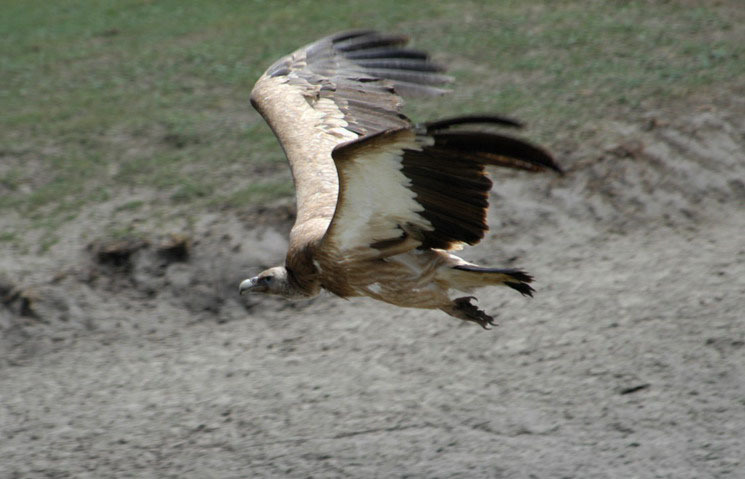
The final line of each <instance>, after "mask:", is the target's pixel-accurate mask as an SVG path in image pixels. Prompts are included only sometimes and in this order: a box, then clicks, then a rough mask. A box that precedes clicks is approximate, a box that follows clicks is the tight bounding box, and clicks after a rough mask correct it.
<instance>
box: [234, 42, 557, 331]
mask: <svg viewBox="0 0 745 479" xmlns="http://www.w3.org/2000/svg"><path fill="white" fill-rule="evenodd" d="M407 42H408V39H407V37H405V36H401V35H390V34H383V33H379V32H375V31H369V30H364V31H351V32H344V33H339V34H336V35H332V36H329V37H325V38H322V39H320V40H318V41H316V42H314V43H312V44H310V45H308V46H306V47H303V48H301V49H299V50H297V51H296V52H294V53H292V54H290V55H288V56H286V57H283V58H281V59H280V60H279V61H277V62H276V63H274V64H273V65H272V66H271V67H269V69H268V70H267V71H266V73H264V75H263V76H262V77H261V78H259V80H258V81H257V82H256V85H255V86H254V89H253V91H252V92H251V104H252V105H253V106H254V108H256V110H258V111H259V113H260V114H261V115H262V116H263V117H264V119H265V120H266V121H267V123H268V124H269V126H270V127H271V128H272V130H273V131H274V134H275V135H276V136H277V138H278V139H279V142H280V144H281V145H282V148H283V149H284V151H285V154H286V155H287V159H288V160H289V162H290V167H291V170H292V176H293V180H294V182H295V189H296V193H297V199H296V201H297V219H296V221H295V225H294V226H293V228H292V231H291V232H290V242H289V249H288V252H287V257H286V259H285V264H284V266H277V267H274V268H270V269H268V270H266V271H264V272H262V273H261V274H259V275H258V276H255V277H253V278H249V279H246V280H245V281H243V282H242V283H241V284H240V292H241V293H244V292H256V293H268V294H276V295H280V296H283V297H285V298H293V299H297V298H310V297H312V296H316V295H317V294H319V292H320V291H321V290H322V289H325V290H327V291H330V292H331V293H333V294H335V295H337V296H341V297H342V298H348V297H352V296H369V297H371V298H374V299H377V300H380V301H385V302H387V303H391V304H395V305H398V306H403V307H412V308H431V309H440V310H442V311H444V312H446V313H447V314H449V315H451V316H454V317H456V318H459V319H463V320H467V321H473V322H476V323H478V324H479V325H481V326H482V327H484V328H487V329H488V327H489V326H490V325H493V324H494V320H493V318H492V317H491V316H489V315H488V314H486V313H485V312H484V311H481V310H480V309H479V308H478V307H477V306H476V305H475V304H474V303H472V300H475V299H476V298H475V297H473V296H460V295H459V294H458V293H457V292H461V293H466V294H468V293H471V292H472V291H473V290H474V289H476V288H480V287H483V286H491V285H504V286H508V287H510V288H512V289H515V290H517V291H518V292H520V293H522V294H523V295H527V296H532V293H533V288H531V286H530V285H529V283H530V282H531V281H532V277H531V276H530V275H529V274H527V273H525V272H523V271H521V270H518V269H498V268H489V267H482V266H478V265H476V264H473V263H469V262H467V261H465V260H463V259H461V258H459V257H458V256H455V255H454V254H452V253H451V251H454V250H459V249H461V248H462V247H463V246H464V245H466V244H469V245H473V244H476V243H478V242H479V241H480V240H481V239H482V238H483V237H484V233H485V231H487V229H488V226H487V224H486V211H487V208H488V206H489V191H490V190H491V187H492V182H491V181H490V180H489V178H488V177H487V175H486V172H485V166H487V165H496V166H502V167H509V168H518V169H522V170H528V171H543V170H547V169H551V170H555V171H557V172H560V169H559V166H558V165H557V164H556V163H555V162H554V160H553V158H552V157H551V155H550V154H549V153H548V152H546V151H545V150H544V149H542V148H540V147H537V146H534V145H532V144H530V143H527V142H525V141H523V140H520V139H517V138H513V137H511V136H505V135H503V134H500V133H497V132H495V131H493V130H494V129H495V127H519V126H520V123H519V122H517V121H515V120H512V119H509V118H505V117H501V116H497V115H472V116H461V117H456V118H448V119H444V120H438V121H432V122H428V123H422V124H414V123H412V122H411V120H409V119H408V118H407V117H406V116H404V115H403V114H402V113H401V106H402V104H403V100H402V99H401V96H407V95H439V94H442V93H446V92H447V90H445V89H443V86H444V85H446V84H447V83H449V82H450V81H451V80H452V79H451V78H450V77H448V76H445V75H444V74H443V71H444V68H442V67H441V66H440V65H437V64H436V63H433V62H432V61H430V59H429V56H428V55H427V54H426V53H424V52H421V51H417V50H413V49H410V48H406V46H405V45H406V43H407Z"/></svg>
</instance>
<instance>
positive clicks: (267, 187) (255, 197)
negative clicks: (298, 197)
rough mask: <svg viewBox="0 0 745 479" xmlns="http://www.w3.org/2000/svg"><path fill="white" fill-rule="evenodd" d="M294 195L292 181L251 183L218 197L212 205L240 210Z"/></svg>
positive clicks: (213, 200)
mask: <svg viewBox="0 0 745 479" xmlns="http://www.w3.org/2000/svg"><path fill="white" fill-rule="evenodd" d="M293 193H294V188H293V185H292V182H291V181H282V180H271V181H260V182H256V183H251V184H249V185H248V186H246V187H243V188H241V189H239V190H238V191H235V192H233V193H230V194H228V195H226V196H217V197H215V198H213V199H212V201H211V203H212V204H213V205H215V206H220V207H233V208H240V207H243V206H245V205H250V204H257V203H262V202H267V201H273V200H276V199H279V198H283V197H287V196H290V195H292V194H293Z"/></svg>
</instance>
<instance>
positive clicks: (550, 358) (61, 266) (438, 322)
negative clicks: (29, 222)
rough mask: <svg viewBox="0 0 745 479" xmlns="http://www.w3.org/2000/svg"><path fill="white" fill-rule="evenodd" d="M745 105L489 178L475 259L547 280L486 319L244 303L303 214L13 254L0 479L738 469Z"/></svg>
mask: <svg viewBox="0 0 745 479" xmlns="http://www.w3.org/2000/svg"><path fill="white" fill-rule="evenodd" d="M741 107H742V105H739V106H738V105H734V106H732V105H730V106H729V107H728V108H727V109H724V110H722V109H716V108H714V107H711V108H708V109H705V110H703V111H702V110H700V109H697V108H691V109H690V110H689V111H684V112H676V114H672V113H665V112H650V113H648V114H646V115H642V116H640V117H639V118H633V119H629V120H628V121H627V122H624V123H619V122H599V123H598V124H596V125H593V126H592V127H588V128H586V131H584V132H582V133H581V134H578V135H576V136H575V137H576V138H583V141H582V144H577V143H574V142H572V141H569V140H557V144H556V145H554V149H555V150H556V152H557V155H558V156H559V157H560V159H561V161H562V163H563V164H565V165H566V166H567V167H568V168H567V169H568V174H567V175H566V176H565V177H564V178H552V177H548V176H546V177H538V176H526V175H522V174H512V173H509V174H506V173H504V172H497V174H496V175H495V180H496V186H495V189H494V196H493V198H492V203H493V211H492V218H491V224H492V234H491V235H490V236H489V237H488V238H487V239H486V241H484V242H483V244H481V245H479V246H478V247H476V248H473V249H471V250H469V253H468V255H469V257H470V258H472V259H477V260H479V261H480V262H483V263H487V264H492V265H495V266H512V265H515V266H520V267H524V268H525V269H526V270H528V271H529V272H531V273H532V274H533V275H535V276H536V278H537V284H536V288H537V289H538V293H537V295H536V297H535V298H534V299H532V300H527V299H524V298H522V297H520V296H519V295H517V294H514V292H512V291H509V290H507V289H495V290H487V291H483V292H481V294H479V297H480V304H481V305H482V306H483V307H485V309H486V310H488V311H491V312H498V314H499V322H500V326H499V327H498V328H496V329H495V330H493V331H483V330H482V329H481V328H479V327H478V326H475V325H472V324H464V323H459V322H457V321H454V320H452V319H451V318H448V317H447V316H445V315H444V314H442V313H440V312H432V311H417V310H403V309H396V308H393V307H390V306H388V305H385V304H380V303H375V302H372V301H367V300H352V301H344V300H341V299H338V298H334V297H331V296H322V297H320V298H318V299H316V300H313V301H310V302H303V303H286V302H283V301H279V300H274V299H266V300H265V299H259V298H249V299H247V300H246V302H243V303H242V302H240V298H238V297H237V294H236V289H237V284H238V282H237V281H238V280H239V279H241V278H242V277H245V276H247V275H248V274H250V273H252V272H255V271H256V270H257V269H258V268H259V267H261V266H265V265H267V264H271V263H273V262H275V261H279V260H281V257H282V254H283V252H284V247H285V245H286V240H285V239H284V233H285V232H286V227H287V224H286V223H281V224H280V226H279V227H276V228H269V227H257V226H256V221H255V219H251V218H241V217H237V216H233V215H225V216H217V215H205V216H204V217H203V218H202V219H201V220H200V222H198V223H197V224H196V225H194V227H193V229H192V230H190V231H189V232H188V237H187V238H186V239H185V240H184V239H183V238H179V237H176V238H161V237H155V236H154V237H153V238H146V239H144V240H143V239H139V240H137V239H133V240H131V241H129V242H128V243H127V242H125V243H123V244H118V245H113V246H112V244H111V243H103V244H100V243H98V244H96V243H94V244H92V245H91V246H90V247H89V248H87V249H85V248H82V247H81V245H80V243H79V242H76V241H71V242H70V243H69V244H67V245H65V244H62V245H59V246H58V247H57V249H56V250H54V251H52V253H50V256H49V258H39V257H36V258H34V257H30V256H29V257H23V258H17V257H14V258H7V257H6V258H3V259H2V261H3V264H2V266H3V268H4V269H5V270H6V271H7V272H6V274H5V276H4V277H0V293H1V294H0V297H3V298H4V299H3V304H2V305H0V328H1V330H2V340H1V341H0V348H2V350H1V351H0V352H2V356H0V364H1V365H2V366H1V368H0V397H1V401H0V424H2V431H1V434H2V440H0V458H2V460H0V477H2V478H36V477H39V478H42V477H44V478H62V477H75V478H85V477H91V478H101V477H138V478H139V477H179V478H183V477H194V478H205V477H219V478H241V477H428V478H450V477H464V478H466V477H467V478H474V477H495V478H500V477H504V478H513V477H515V478H676V479H678V478H715V477H716V478H720V477H727V478H743V477H745V454H744V453H743V451H745V435H744V434H743V432H742V431H743V429H744V428H745V239H743V238H745V234H744V232H745V153H743V152H744V151H745V148H743V147H745V135H743V132H745V120H743V118H745V117H743V115H742V114H741V112H742V111H743V110H744V109H743V108H741ZM104 207H105V206H102V208H104ZM73 236H74V235H73ZM179 245H184V248H186V249H187V251H188V254H186V255H182V254H180V253H179V252H180V250H179ZM55 255H56V256H55ZM50 258H51V259H50Z"/></svg>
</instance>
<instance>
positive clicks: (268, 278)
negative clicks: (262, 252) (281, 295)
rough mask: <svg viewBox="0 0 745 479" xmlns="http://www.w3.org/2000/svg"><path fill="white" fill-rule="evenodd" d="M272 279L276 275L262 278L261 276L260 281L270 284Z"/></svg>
mask: <svg viewBox="0 0 745 479" xmlns="http://www.w3.org/2000/svg"><path fill="white" fill-rule="evenodd" d="M272 280H274V276H262V277H261V278H259V283H262V284H269V283H271V282H272Z"/></svg>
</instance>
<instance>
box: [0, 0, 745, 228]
mask: <svg viewBox="0 0 745 479" xmlns="http://www.w3.org/2000/svg"><path fill="white" fill-rule="evenodd" d="M2 3H3V15H2V17H0V44H1V45H2V51H3V52H4V54H3V56H2V57H0V69H1V71H2V78H3V82H2V86H1V87H0V88H2V89H1V90H0V101H1V102H2V105H3V108H2V117H1V118H2V128H0V211H1V210H2V209H3V208H16V209H19V210H20V211H21V212H22V213H23V214H25V215H28V216H29V217H32V218H37V220H38V221H37V224H38V225H39V226H40V227H45V228H51V229H53V228H56V227H57V226H59V223H60V222H63V221H66V218H72V217H75V214H74V213H75V212H76V211H78V210H80V209H81V208H83V207H85V206H86V205H89V204H92V203H95V202H98V201H102V200H105V199H108V198H112V197H115V196H116V192H117V191H118V190H125V189H130V190H131V189H132V188H145V189H151V190H153V191H156V192H158V193H160V194H161V197H162V202H163V203H164V205H165V207H169V205H170V206H172V207H173V208H174V210H178V208H177V207H183V206H184V205H186V208H184V209H185V210H188V211H189V212H190V213H191V214H195V213H198V212H199V211H201V210H204V209H207V208H214V207H223V208H224V207H228V208H243V207H246V206H250V205H251V204H256V203H260V202H266V201H272V200H274V199H277V198H279V197H285V196H290V195H291V194H292V188H291V183H290V177H289V174H288V172H287V171H286V167H285V165H284V158H283V155H282V152H281V150H280V149H279V147H278V145H277V143H276V141H275V140H274V138H273V137H272V135H271V132H270V131H269V129H268V127H266V126H265V125H264V124H263V122H262V121H261V120H260V118H259V117H258V115H256V114H255V113H254V112H253V111H252V109H251V108H250V105H249V104H248V94H249V91H250V89H251V87H252V85H253V83H254V81H255V80H256V78H257V77H258V76H259V75H260V74H261V73H262V71H263V70H264V69H265V68H266V67H267V66H268V65H269V64H270V63H271V62H272V61H273V60H274V59H276V58H278V57H279V56H281V55H283V54H286V53H288V52H289V51H292V50H293V49H295V48H297V47H299V46H301V45H303V44H305V43H307V42H309V41H312V40H314V39H315V38H317V37H319V36H322V35H325V34H328V33H330V32H334V31H338V30H343V29H347V28H357V27H373V28H379V29H383V30H388V31H403V32H407V33H410V34H411V35H412V36H413V37H414V41H415V44H416V46H417V47H420V48H425V49H428V50H430V51H433V52H435V54H436V57H437V58H438V59H441V60H443V61H446V62H448V63H450V64H451V65H452V72H453V73H454V75H455V76H456V77H457V78H458V86H457V87H456V89H455V91H454V95H453V96H452V97H450V99H447V98H446V99H440V100H438V101H427V102H421V103H417V104H412V105H410V106H411V108H410V109H409V110H408V111H409V112H410V113H412V116H414V117H415V118H418V119H424V116H425V115H426V116H430V115H452V114H457V113H462V112H466V111H485V110H493V111H500V112H503V113H507V114H514V115H516V116H518V117H522V118H524V119H525V120H527V121H528V122H529V124H530V125H531V127H532V128H531V130H530V132H529V134H530V136H532V137H533V138H538V139H541V140H543V141H548V142H550V140H551V138H552V137H553V136H554V135H556V134H557V133H559V132H564V133H566V130H567V129H568V128H570V127H571V126H576V125H582V124H586V123H589V122H592V121H594V120H595V119H598V118H607V117H614V116H622V115H625V114H628V112H629V111H631V110H633V109H635V108H640V109H643V108H647V107H650V106H659V105H663V104H665V103H667V102H675V101H678V100H680V99H683V98H685V97H686V96H688V95H691V94H693V93H698V94H701V93H702V92H703V94H705V93H706V92H707V91H708V90H712V91H713V90H715V89H717V88H721V87H722V86H727V85H735V84H737V83H738V79H739V81H740V83H741V82H742V77H743V74H744V72H745V34H744V33H743V32H744V31H745V29H743V28H742V27H741V25H742V24H743V22H744V21H745V11H744V10H745V9H743V8H741V5H740V2H739V0H730V1H722V2H716V3H715V4H714V2H703V1H702V2H699V3H696V2H691V1H688V2H649V1H632V0H628V1H621V0H617V1H611V0H608V1H597V0H574V1H570V0H567V1H562V2H555V1H552V0H545V1H534V2H525V1H517V0H514V1H513V0H507V1H499V2H485V1H484V2H476V1H471V2H464V1H442V2H432V1H429V0H428V1H410V2H400V1H396V2H394V1H392V0H378V1H351V2H327V1H310V0H304V1H297V2H266V1H259V0H255V1H221V2H207V1H195V0H158V1H155V0H151V1H148V0H108V1H104V0H98V1H93V0H86V1H83V0H61V1H55V2H42V1H29V0H5V1H3V2H2ZM692 3H695V4H694V5H692ZM412 103H413V102H412ZM128 205H129V206H122V207H120V208H118V209H117V210H116V214H126V213H127V212H129V211H131V210H132V209H139V208H140V207H141V206H142V204H141V203H137V202H131V203H128ZM184 209H182V210H179V211H183V210H184ZM4 241H7V238H6V240H4Z"/></svg>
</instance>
